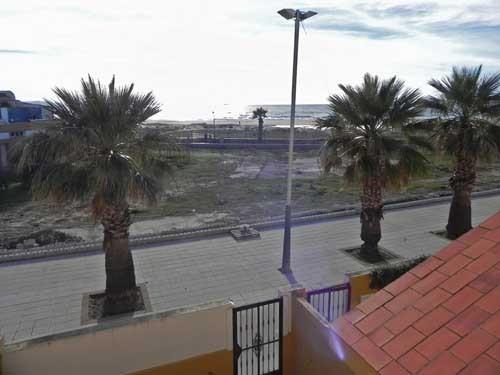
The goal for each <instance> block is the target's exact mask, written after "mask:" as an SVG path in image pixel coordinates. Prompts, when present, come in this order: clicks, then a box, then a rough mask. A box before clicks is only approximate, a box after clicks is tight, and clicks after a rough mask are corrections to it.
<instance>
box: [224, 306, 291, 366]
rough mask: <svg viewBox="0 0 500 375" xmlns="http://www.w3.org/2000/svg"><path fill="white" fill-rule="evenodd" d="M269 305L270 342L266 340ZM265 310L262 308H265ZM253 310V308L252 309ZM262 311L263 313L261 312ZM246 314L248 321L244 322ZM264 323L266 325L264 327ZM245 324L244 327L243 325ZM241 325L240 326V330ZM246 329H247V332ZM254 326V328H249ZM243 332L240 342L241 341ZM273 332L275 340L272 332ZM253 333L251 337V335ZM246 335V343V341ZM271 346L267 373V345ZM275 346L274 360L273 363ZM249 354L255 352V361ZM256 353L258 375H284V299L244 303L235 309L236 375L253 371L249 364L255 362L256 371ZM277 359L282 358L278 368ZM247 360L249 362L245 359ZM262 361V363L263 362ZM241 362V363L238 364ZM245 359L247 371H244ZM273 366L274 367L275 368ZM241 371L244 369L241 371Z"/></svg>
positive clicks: (268, 335)
mask: <svg viewBox="0 0 500 375" xmlns="http://www.w3.org/2000/svg"><path fill="white" fill-rule="evenodd" d="M276 305H278V307H279V310H278V311H277V312H278V318H279V319H278V324H279V325H278V327H276V308H275V306H276ZM264 306H267V325H268V327H267V332H268V333H267V341H266V340H265V327H264V324H265V323H266V319H265V309H264ZM271 306H272V307H273V308H272V324H273V327H272V328H271V316H270V315H271V314H270V311H271ZM255 309H257V322H256V330H257V334H256V335H254V328H253V327H254V316H255V315H254V310H255ZM261 309H262V310H261ZM249 310H250V311H249ZM249 312H250V315H251V321H250V324H248V316H249ZM261 313H262V314H261ZM243 316H244V317H245V322H244V323H245V324H243ZM261 324H262V327H261ZM243 326H244V327H243ZM238 328H239V329H238ZM243 328H244V329H245V331H244V332H243ZM261 328H262V330H261ZM276 328H278V336H277V337H276ZM249 329H250V330H249ZM238 332H239V341H238ZM270 332H272V339H271V334H270ZM248 333H250V336H251V337H250V339H249V336H248ZM243 336H245V343H243ZM276 345H278V351H279V352H278V358H276V356H275V355H276ZM266 346H267V358H268V359H267V372H263V371H265V353H264V352H265V348H266ZM271 349H272V358H273V360H272V362H271V360H270V359H271V353H270V352H271ZM248 355H252V358H251V361H250V363H249V361H248ZM254 355H256V356H257V374H258V375H281V374H282V368H283V298H282V297H280V298H276V299H272V300H268V301H263V302H257V303H253V304H250V305H246V306H240V307H236V308H234V309H233V374H234V375H246V374H249V371H248V369H249V364H250V365H251V374H252V375H254V374H255V372H254V371H255V367H254V358H253V357H254ZM276 359H277V360H278V368H277V369H276V364H275V362H276ZM244 360H245V361H244ZM261 361H262V363H261ZM238 362H239V366H238ZM244 362H245V366H246V368H245V370H246V373H244V372H243V370H244V369H243V366H244ZM271 363H272V365H271ZM271 367H272V368H271ZM238 370H240V371H238Z"/></svg>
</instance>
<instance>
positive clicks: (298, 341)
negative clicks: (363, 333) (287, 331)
mask: <svg viewBox="0 0 500 375" xmlns="http://www.w3.org/2000/svg"><path fill="white" fill-rule="evenodd" d="M292 311H293V312H292V314H293V321H292V335H293V343H294V344H295V348H294V356H293V365H292V367H293V370H292V371H290V372H287V373H286V375H304V374H307V375H330V374H331V375H352V374H363V375H372V374H373V375H375V374H376V372H374V370H373V369H372V368H371V367H370V366H369V365H368V364H367V363H366V362H365V361H364V360H363V359H362V358H361V357H359V356H358V355H357V353H355V352H354V351H353V350H352V349H351V348H350V347H349V346H348V345H347V344H346V343H345V342H344V341H343V340H342V339H341V338H340V337H338V336H337V335H336V334H335V332H334V331H333V330H332V328H331V327H330V325H329V324H328V322H327V321H326V320H325V319H324V318H323V317H322V316H321V315H320V314H319V313H317V312H316V311H315V310H314V308H313V307H312V306H311V305H310V304H309V303H308V302H307V301H306V300H305V299H304V298H302V297H298V298H294V300H293V302H292Z"/></svg>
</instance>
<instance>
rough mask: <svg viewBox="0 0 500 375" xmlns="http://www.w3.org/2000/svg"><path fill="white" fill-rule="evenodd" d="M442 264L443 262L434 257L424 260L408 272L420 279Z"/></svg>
mask: <svg viewBox="0 0 500 375" xmlns="http://www.w3.org/2000/svg"><path fill="white" fill-rule="evenodd" d="M442 264H443V261H442V260H440V259H438V258H436V257H433V256H432V257H430V258H428V259H426V260H424V261H423V262H422V263H420V264H419V265H418V266H416V267H413V268H412V269H411V270H410V272H411V273H412V274H413V275H415V276H417V277H418V278H420V279H422V278H424V277H425V276H427V275H428V274H430V273H431V272H432V271H434V270H435V269H436V268H438V267H439V266H441V265H442Z"/></svg>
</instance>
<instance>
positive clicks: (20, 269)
mask: <svg viewBox="0 0 500 375" xmlns="http://www.w3.org/2000/svg"><path fill="white" fill-rule="evenodd" d="M499 208H500V197H498V196H497V197H488V198H478V199H476V200H474V202H473V215H474V217H473V220H474V223H479V222H480V221H482V220H484V219H485V218H486V217H488V216H489V215H491V214H493V213H494V212H496V211H497V210H498V209H499ZM447 214H448V203H444V204H439V205H432V206H427V207H419V208H411V209H404V210H397V211H390V212H388V213H386V216H385V220H384V222H383V234H384V238H383V240H382V242H381V245H382V246H384V247H385V248H387V249H388V250H391V251H392V252H395V253H397V254H398V255H400V256H401V257H406V258H409V257H414V256H417V255H419V254H424V253H427V254H430V253H434V252H435V251H437V250H438V249H440V248H442V247H443V246H444V245H446V244H447V241H446V240H444V239H442V238H440V237H437V236H435V235H433V234H431V233H429V232H430V231H431V230H438V229H442V228H443V227H444V225H445V223H446V219H447ZM359 230H360V224H359V218H358V217H349V218H342V219H338V220H334V221H328V222H321V223H316V224H310V225H303V226H298V227H294V229H293V240H292V269H293V277H291V278H289V279H287V278H285V277H284V276H283V275H282V274H281V273H280V272H278V271H277V268H278V267H279V266H280V265H281V251H282V240H283V234H282V230H269V231H265V232H262V233H261V237H262V238H261V239H260V240H254V241H248V242H236V241H235V240H234V239H232V238H231V237H230V236H220V237H215V238H207V239H203V240H197V241H184V242H178V243H169V244H164V245H152V246H150V247H144V248H140V249H135V250H134V251H133V254H134V259H135V264H136V274H137V281H138V282H140V283H142V282H146V283H147V288H148V291H149V296H150V299H151V305H152V308H153V311H155V312H159V311H164V310H170V309H174V308H179V307H182V306H188V305H194V304H199V303H204V302H209V301H215V300H222V299H226V298H227V299H229V298H231V299H232V300H233V301H234V302H235V303H236V304H244V303H247V302H253V301H256V300H261V299H265V298H269V297H273V296H275V295H276V294H277V291H278V288H282V287H287V286H289V285H290V284H293V283H300V284H302V285H303V286H305V287H307V288H316V287H321V286H328V285H332V284H336V283H339V282H342V281H343V279H344V275H345V273H346V272H350V271H359V270H362V269H364V268H365V266H364V265H362V264H361V263H358V262H357V261H355V260H353V259H352V258H350V257H348V256H346V255H345V254H343V253H342V252H340V251H338V249H340V248H344V247H348V246H353V245H357V244H359V242H360V240H359ZM104 285H105V272H104V256H103V255H102V254H93V255H86V256H74V257H64V258H52V259H47V260H39V261H25V262H18V263H11V264H4V265H1V266H0V331H1V334H2V335H4V336H5V341H6V343H7V344H8V343H12V342H15V341H19V340H23V339H27V338H31V337H36V336H42V335H47V334H52V333H57V332H61V331H65V330H71V329H75V328H79V327H80V315H81V314H80V313H81V301H82V294H83V293H87V292H92V291H97V290H102V289H103V288H104Z"/></svg>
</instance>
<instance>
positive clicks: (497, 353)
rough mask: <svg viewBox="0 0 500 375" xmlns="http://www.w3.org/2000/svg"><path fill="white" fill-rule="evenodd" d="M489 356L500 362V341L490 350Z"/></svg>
mask: <svg viewBox="0 0 500 375" xmlns="http://www.w3.org/2000/svg"><path fill="white" fill-rule="evenodd" d="M488 355H489V356H490V357H491V358H493V359H496V360H497V361H498V362H500V341H499V342H497V343H496V344H495V345H493V346H492V347H491V348H490V349H489V350H488Z"/></svg>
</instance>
